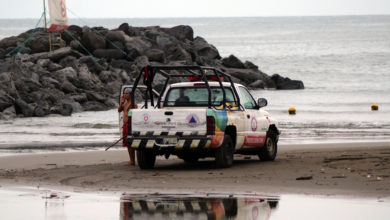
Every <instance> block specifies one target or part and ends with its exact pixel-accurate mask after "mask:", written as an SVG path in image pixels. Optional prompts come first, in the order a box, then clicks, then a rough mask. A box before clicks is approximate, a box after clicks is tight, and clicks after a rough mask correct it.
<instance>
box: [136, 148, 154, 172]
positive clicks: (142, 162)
mask: <svg viewBox="0 0 390 220" xmlns="http://www.w3.org/2000/svg"><path fill="white" fill-rule="evenodd" d="M137 160H138V166H139V168H141V169H152V168H153V167H154V164H155V163H156V155H155V154H154V152H153V151H151V150H137Z"/></svg>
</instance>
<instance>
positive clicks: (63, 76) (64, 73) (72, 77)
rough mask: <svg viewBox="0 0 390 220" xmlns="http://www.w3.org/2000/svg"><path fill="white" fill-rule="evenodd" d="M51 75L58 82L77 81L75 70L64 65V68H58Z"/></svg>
mask: <svg viewBox="0 0 390 220" xmlns="http://www.w3.org/2000/svg"><path fill="white" fill-rule="evenodd" d="M53 75H54V77H55V79H57V80H58V81H60V82H62V81H64V80H68V81H69V82H71V83H75V82H77V81H78V77H77V72H76V70H74V69H73V67H66V68H64V69H61V70H58V71H57V72H55V73H54V74H53Z"/></svg>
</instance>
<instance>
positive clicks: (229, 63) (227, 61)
mask: <svg viewBox="0 0 390 220" xmlns="http://www.w3.org/2000/svg"><path fill="white" fill-rule="evenodd" d="M222 65H224V66H226V67H229V68H238V69H245V65H244V64H243V63H242V62H241V60H239V59H238V58H237V57H236V56H234V55H230V56H229V57H226V58H223V59H222Z"/></svg>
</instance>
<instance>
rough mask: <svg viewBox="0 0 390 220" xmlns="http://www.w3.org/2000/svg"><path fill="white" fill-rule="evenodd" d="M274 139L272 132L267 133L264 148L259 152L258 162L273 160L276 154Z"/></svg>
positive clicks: (276, 144) (274, 135)
mask: <svg viewBox="0 0 390 220" xmlns="http://www.w3.org/2000/svg"><path fill="white" fill-rule="evenodd" d="M276 139H277V136H276V133H275V132H273V131H268V133H267V137H266V139H265V144H264V147H262V148H261V149H260V152H259V158H260V160H263V161H272V160H275V157H276V154H277V152H278V143H277V142H276Z"/></svg>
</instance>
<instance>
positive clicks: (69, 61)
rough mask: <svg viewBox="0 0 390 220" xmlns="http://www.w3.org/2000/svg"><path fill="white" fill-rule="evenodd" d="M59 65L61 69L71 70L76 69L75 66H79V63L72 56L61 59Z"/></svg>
mask: <svg viewBox="0 0 390 220" xmlns="http://www.w3.org/2000/svg"><path fill="white" fill-rule="evenodd" d="M59 64H60V65H61V66H62V67H72V68H73V69H77V66H78V64H79V61H78V60H77V58H76V57H74V56H67V57H65V58H63V59H62V60H61V61H60V62H59Z"/></svg>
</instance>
